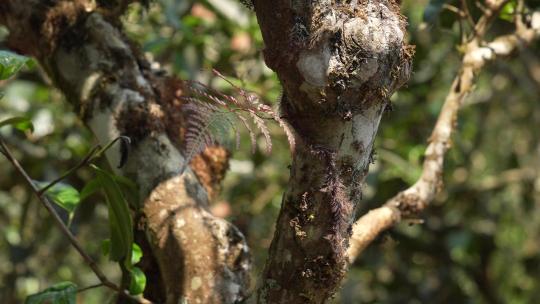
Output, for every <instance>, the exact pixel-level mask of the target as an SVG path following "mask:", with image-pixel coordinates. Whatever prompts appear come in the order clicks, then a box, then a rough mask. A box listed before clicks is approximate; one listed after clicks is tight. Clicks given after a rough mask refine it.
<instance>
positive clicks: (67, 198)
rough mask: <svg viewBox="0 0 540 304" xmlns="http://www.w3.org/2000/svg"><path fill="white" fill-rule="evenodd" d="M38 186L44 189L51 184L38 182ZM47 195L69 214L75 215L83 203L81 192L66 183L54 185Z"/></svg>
mask: <svg viewBox="0 0 540 304" xmlns="http://www.w3.org/2000/svg"><path fill="white" fill-rule="evenodd" d="M36 184H38V186H40V187H42V188H43V187H46V186H47V185H48V184H49V183H46V182H36ZM46 194H47V195H48V196H49V197H50V198H51V199H52V200H53V201H54V203H56V204H57V205H58V206H60V207H62V208H64V209H65V210H66V211H67V212H69V213H73V212H74V211H75V209H76V208H77V206H78V205H79V203H80V202H81V197H80V194H79V191H77V189H75V188H73V187H72V186H70V185H68V184H65V183H58V184H56V185H54V186H53V187H52V188H50V189H48V190H47V192H46Z"/></svg>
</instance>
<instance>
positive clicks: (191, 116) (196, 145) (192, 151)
mask: <svg viewBox="0 0 540 304" xmlns="http://www.w3.org/2000/svg"><path fill="white" fill-rule="evenodd" d="M213 72H214V74H215V75H216V76H218V77H220V78H221V79H223V80H225V81H226V82H227V83H228V84H229V85H230V86H231V87H232V88H233V89H234V90H235V91H236V92H237V94H238V95H237V96H238V98H237V97H234V96H231V95H227V94H224V93H221V92H219V91H217V90H214V89H213V88H211V87H209V86H207V85H205V84H202V83H200V82H197V81H187V82H186V89H187V90H186V93H187V94H186V95H185V96H181V97H180V98H181V99H182V100H183V101H184V102H185V104H184V105H183V113H184V115H185V118H186V119H185V121H186V122H187V123H186V124H187V125H186V132H185V135H184V149H185V151H184V156H185V158H186V165H187V164H189V163H190V161H191V160H192V159H193V157H195V155H197V154H199V153H201V152H202V151H203V150H204V149H205V148H206V147H207V146H210V145H216V144H219V145H227V143H228V140H229V139H230V138H231V135H233V134H234V136H235V138H236V146H237V148H238V146H239V145H240V132H239V128H238V125H243V126H244V127H245V128H246V130H247V132H248V134H249V136H250V142H251V147H252V151H253V152H255V150H256V147H257V145H256V142H257V141H256V139H257V137H256V135H257V133H259V134H262V135H263V136H264V139H265V143H266V151H267V152H268V153H270V152H271V151H272V138H271V135H270V130H269V129H268V126H267V124H266V120H268V119H273V120H275V121H276V122H277V123H278V124H279V125H280V126H281V127H282V128H283V129H284V130H285V133H286V134H287V139H288V140H289V144H290V145H291V148H293V149H294V134H293V133H292V131H291V129H290V127H289V126H288V124H287V123H286V122H285V121H284V120H283V119H281V118H280V117H279V115H277V114H276V113H275V112H274V111H273V110H272V108H271V107H270V106H268V105H266V104H264V103H262V102H261V101H260V98H259V96H258V95H256V94H254V93H252V92H248V91H246V90H243V89H242V88H240V87H238V86H236V85H235V84H234V83H232V82H231V81H230V80H228V79H227V78H226V77H225V76H223V75H222V74H221V73H219V72H218V71H216V70H213Z"/></svg>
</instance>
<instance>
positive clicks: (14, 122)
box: [0, 116, 34, 132]
mask: <svg viewBox="0 0 540 304" xmlns="http://www.w3.org/2000/svg"><path fill="white" fill-rule="evenodd" d="M8 125H11V126H13V127H14V128H16V129H19V130H21V131H26V130H30V132H34V125H33V124H32V121H31V120H30V119H28V118H26V117H20V116H16V117H11V118H8V119H5V120H2V121H0V128H1V127H4V126H8Z"/></svg>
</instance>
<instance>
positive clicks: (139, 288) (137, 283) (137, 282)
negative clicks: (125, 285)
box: [129, 267, 146, 295]
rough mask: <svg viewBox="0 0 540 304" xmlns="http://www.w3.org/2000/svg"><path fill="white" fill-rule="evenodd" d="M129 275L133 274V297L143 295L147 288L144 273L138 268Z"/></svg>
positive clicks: (133, 269) (131, 287) (131, 289)
mask: <svg viewBox="0 0 540 304" xmlns="http://www.w3.org/2000/svg"><path fill="white" fill-rule="evenodd" d="M129 273H130V274H131V282H130V284H129V293H131V294H132V295H138V294H141V293H143V292H144V288H145V287H146V276H145V275H144V272H143V271H142V270H141V269H140V268H138V267H133V268H132V269H131V270H130V271H129Z"/></svg>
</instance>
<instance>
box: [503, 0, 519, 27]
mask: <svg viewBox="0 0 540 304" xmlns="http://www.w3.org/2000/svg"><path fill="white" fill-rule="evenodd" d="M516 5H517V3H516V1H515V0H512V1H509V2H508V3H506V4H505V5H504V6H503V8H502V9H501V12H500V13H499V18H501V19H502V20H506V21H509V22H512V21H513V20H514V14H515V13H516Z"/></svg>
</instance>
